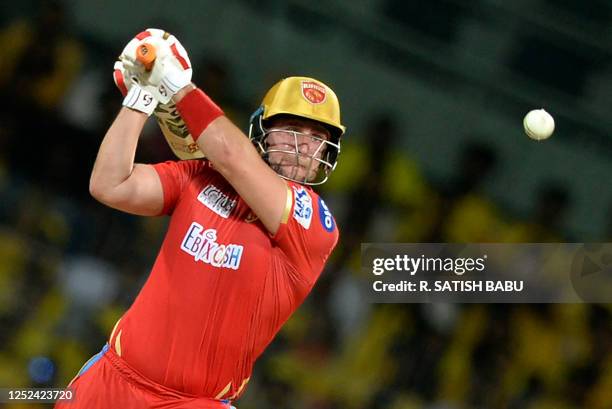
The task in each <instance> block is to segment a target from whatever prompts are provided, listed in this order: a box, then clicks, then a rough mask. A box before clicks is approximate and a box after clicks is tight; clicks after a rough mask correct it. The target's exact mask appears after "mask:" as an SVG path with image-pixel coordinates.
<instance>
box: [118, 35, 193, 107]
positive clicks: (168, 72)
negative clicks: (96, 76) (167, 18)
mask: <svg viewBox="0 0 612 409" xmlns="http://www.w3.org/2000/svg"><path fill="white" fill-rule="evenodd" d="M143 45H145V46H146V47H149V49H150V48H151V46H152V47H153V49H154V51H153V52H154V53H155V60H154V61H153V62H152V65H151V66H146V65H145V64H144V63H143V62H142V61H141V60H139V57H138V53H137V51H138V50H139V48H141V47H142V46H143ZM119 59H120V60H121V62H122V63H123V66H124V67H125V69H126V70H127V72H128V74H129V76H130V77H132V78H134V79H135V81H136V82H137V83H138V84H139V85H140V86H141V87H142V88H143V89H144V90H146V91H148V92H150V93H151V94H152V95H153V96H154V97H155V99H156V100H158V101H159V102H160V103H162V104H166V103H168V102H169V101H170V99H171V98H172V96H173V95H174V94H176V93H177V92H178V91H179V90H180V89H181V88H183V87H185V86H186V85H188V84H190V83H191V76H192V72H193V70H192V68H191V62H190V61H189V56H188V55H187V51H185V48H184V47H183V46H182V45H181V43H180V42H179V41H178V40H177V39H176V37H174V36H173V35H172V34H170V33H167V32H165V31H163V30H159V29H155V28H148V29H146V30H145V31H143V32H141V33H140V34H138V35H137V36H136V37H134V38H133V39H132V40H131V41H130V42H129V43H128V44H127V45H126V46H125V48H124V49H123V52H122V53H121V56H120V57H119Z"/></svg>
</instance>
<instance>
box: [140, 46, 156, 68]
mask: <svg viewBox="0 0 612 409" xmlns="http://www.w3.org/2000/svg"><path fill="white" fill-rule="evenodd" d="M156 57H157V52H156V51H155V46H154V45H153V44H148V43H143V44H141V45H139V46H138V47H137V48H136V59H137V60H138V61H139V62H140V63H141V64H142V65H143V66H144V67H145V70H147V71H151V69H152V68H153V64H154V63H155V58H156Z"/></svg>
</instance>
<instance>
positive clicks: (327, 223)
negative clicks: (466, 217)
mask: <svg viewBox="0 0 612 409" xmlns="http://www.w3.org/2000/svg"><path fill="white" fill-rule="evenodd" d="M319 219H321V224H322V225H323V228H324V229H325V230H327V231H328V232H329V233H331V232H332V231H334V227H336V223H335V222H334V218H333V216H332V214H331V212H330V211H329V209H328V207H327V205H326V204H325V202H324V201H323V199H321V198H319Z"/></svg>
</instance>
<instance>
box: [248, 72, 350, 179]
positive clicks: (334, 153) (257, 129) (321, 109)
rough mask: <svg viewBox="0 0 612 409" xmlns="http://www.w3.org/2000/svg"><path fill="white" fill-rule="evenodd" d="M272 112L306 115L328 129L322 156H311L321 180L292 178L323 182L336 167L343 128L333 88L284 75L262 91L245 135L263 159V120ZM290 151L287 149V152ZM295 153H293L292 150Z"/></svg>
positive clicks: (265, 158)
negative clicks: (260, 98) (319, 170)
mask: <svg viewBox="0 0 612 409" xmlns="http://www.w3.org/2000/svg"><path fill="white" fill-rule="evenodd" d="M276 115H291V116H295V117H301V118H307V119H310V120H314V121H317V122H320V123H321V124H323V125H324V126H325V127H326V128H327V129H329V131H330V134H331V138H330V140H329V141H327V143H326V144H325V147H326V149H325V153H324V156H323V158H321V159H317V158H314V159H315V160H316V162H317V166H319V165H323V168H322V169H321V170H322V172H320V173H321V175H322V178H318V179H321V180H315V181H309V180H295V179H293V178H292V177H290V176H287V175H281V176H282V177H284V178H286V179H290V180H295V181H296V182H299V183H304V184H309V185H318V184H322V183H324V182H325V181H326V180H327V178H328V177H329V174H330V173H331V171H333V170H334V168H335V167H336V163H337V160H338V155H339V153H340V139H341V137H342V135H343V134H344V132H345V130H346V128H345V126H344V125H342V123H341V121H340V103H339V102H338V97H337V96H336V94H335V93H334V91H333V90H332V89H331V88H329V87H328V86H327V85H325V84H324V83H322V82H321V81H318V80H316V79H314V78H310V77H288V78H284V79H282V80H280V81H279V82H277V83H276V84H274V86H272V88H270V90H269V91H268V92H267V93H266V95H265V96H264V98H263V101H262V103H261V106H260V107H259V108H258V109H257V110H256V111H255V112H254V113H253V115H251V119H250V127H249V138H250V139H251V140H252V141H253V143H254V144H255V146H256V147H257V148H258V149H259V151H260V154H261V155H262V157H263V158H264V160H267V154H268V149H267V144H266V138H267V131H266V127H265V121H266V120H268V119H270V118H272V117H274V116H276ZM287 153H290V152H287ZM296 154H297V153H296Z"/></svg>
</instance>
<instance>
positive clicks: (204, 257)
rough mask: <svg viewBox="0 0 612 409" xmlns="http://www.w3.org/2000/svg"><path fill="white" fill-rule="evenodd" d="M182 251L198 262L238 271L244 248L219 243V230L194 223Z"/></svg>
mask: <svg viewBox="0 0 612 409" xmlns="http://www.w3.org/2000/svg"><path fill="white" fill-rule="evenodd" d="M181 250H183V251H184V252H186V253H188V254H190V255H192V256H193V258H194V260H195V261H196V262H197V261H201V262H203V263H205V264H210V265H212V266H214V267H224V268H231V269H232V270H238V268H239V267H240V260H241V259H242V253H243V250H244V248H243V247H242V246H241V245H239V244H219V243H217V230H215V229H204V227H203V226H202V225H201V224H199V223H196V222H193V223H191V226H189V229H187V233H185V237H184V238H183V242H182V243H181Z"/></svg>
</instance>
